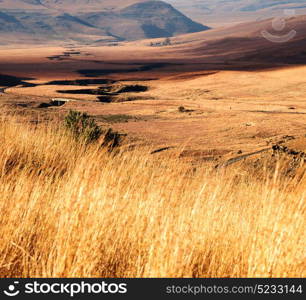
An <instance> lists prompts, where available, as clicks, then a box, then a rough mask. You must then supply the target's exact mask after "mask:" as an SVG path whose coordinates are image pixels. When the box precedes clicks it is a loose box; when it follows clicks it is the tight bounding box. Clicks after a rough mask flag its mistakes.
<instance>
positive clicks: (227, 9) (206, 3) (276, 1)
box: [166, 0, 306, 27]
mask: <svg viewBox="0 0 306 300" xmlns="http://www.w3.org/2000/svg"><path fill="white" fill-rule="evenodd" d="M166 1H167V2H168V3H170V4H172V5H173V6H174V7H176V8H177V9H179V10H181V11H182V12H183V13H185V14H186V15H188V16H189V17H191V18H193V19H194V20H197V21H199V22H202V21H203V20H205V22H206V24H208V25H210V26H213V27H219V26H223V25H228V24H229V23H237V22H246V21H254V20H257V19H265V18H269V17H274V16H282V15H284V13H286V11H285V10H286V9H290V10H291V11H292V13H294V14H297V15H298V14H306V1H305V0H214V1H211V0H193V1H190V0H166Z"/></svg>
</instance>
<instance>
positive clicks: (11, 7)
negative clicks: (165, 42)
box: [0, 0, 209, 44]
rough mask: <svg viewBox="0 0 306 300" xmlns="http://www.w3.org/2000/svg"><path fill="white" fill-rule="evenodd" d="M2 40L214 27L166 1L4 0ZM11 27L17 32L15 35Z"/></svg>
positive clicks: (83, 38) (0, 4) (101, 37)
mask: <svg viewBox="0 0 306 300" xmlns="http://www.w3.org/2000/svg"><path fill="white" fill-rule="evenodd" d="M0 10H1V14H0V25H1V27H0V43H1V42H2V44H3V43H5V42H8V43H14V39H16V41H20V39H22V40H23V41H24V42H28V43H32V42H36V43H41V42H50V41H77V42H81V43H87V44H90V43H94V42H96V41H106V42H109V41H122V40H137V39H143V38H155V37H171V36H174V35H178V34H184V33H191V32H199V31H203V30H207V29H209V27H207V26H204V25H202V24H200V23H196V22H194V21H192V20H191V19H189V18H188V17H186V16H185V15H183V14H182V13H180V12H179V11H178V10H176V9H174V8H173V7H172V6H171V5H170V4H168V3H165V2H163V1H151V0H131V1H123V0H117V1H110V0H75V1H72V0H66V1H60V0H9V1H8V0H2V1H0ZM11 32H14V33H15V35H14V36H11V35H10V34H11Z"/></svg>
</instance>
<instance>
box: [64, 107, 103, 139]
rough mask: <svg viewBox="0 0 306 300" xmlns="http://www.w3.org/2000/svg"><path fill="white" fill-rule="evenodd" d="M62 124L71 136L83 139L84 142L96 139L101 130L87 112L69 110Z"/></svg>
mask: <svg viewBox="0 0 306 300" xmlns="http://www.w3.org/2000/svg"><path fill="white" fill-rule="evenodd" d="M64 125H65V127H66V129H68V130H69V131H70V132H71V133H72V135H73V137H74V138H75V139H77V140H83V141H84V142H85V143H86V144H89V143H92V142H95V141H97V140H98V139H99V138H100V136H101V135H102V133H103V131H102V129H101V128H100V126H98V125H97V123H96V122H95V120H94V119H92V118H91V117H90V116H89V115H88V114H86V113H82V112H79V111H74V110H70V111H69V113H68V114H67V116H66V117H65V120H64Z"/></svg>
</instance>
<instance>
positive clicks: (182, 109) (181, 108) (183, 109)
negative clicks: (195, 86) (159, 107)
mask: <svg viewBox="0 0 306 300" xmlns="http://www.w3.org/2000/svg"><path fill="white" fill-rule="evenodd" d="M178 111H179V112H182V113H183V112H185V111H186V109H185V107H184V106H180V107H179V108H178Z"/></svg>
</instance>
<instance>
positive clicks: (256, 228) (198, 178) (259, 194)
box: [0, 119, 306, 277]
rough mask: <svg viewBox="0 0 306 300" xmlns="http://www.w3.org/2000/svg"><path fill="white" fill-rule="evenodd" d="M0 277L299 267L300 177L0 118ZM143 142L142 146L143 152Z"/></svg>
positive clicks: (298, 271)
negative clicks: (78, 137)
mask: <svg viewBox="0 0 306 300" xmlns="http://www.w3.org/2000/svg"><path fill="white" fill-rule="evenodd" d="M0 137H1V145H2V146H1V148H0V194H1V201H0V212H1V213H0V224H1V226H0V235H1V243H0V276H1V277H13V276H18V277H19V276H22V277H68V276H69V277H94V276H95V277H96V276H99V277H100V276H101V277H192V276H193V277H253V276H255V277H259V276H265V277H266V276H267V277H270V276H273V277H288V276H292V277H300V276H306V272H305V266H306V265H305V246H306V245H305V232H304V229H305V220H306V218H305V208H306V206H305V201H304V196H305V183H306V178H305V177H302V179H300V180H296V179H285V178H279V177H278V175H277V173H275V176H273V177H272V178H271V177H269V176H268V175H267V176H266V177H267V178H261V181H258V180H257V179H256V178H255V174H252V173H247V174H244V173H242V170H241V169H240V168H238V167H237V168H232V169H231V170H228V171H227V170H221V171H213V170H210V169H209V168H208V167H207V166H205V165H203V166H202V167H199V168H197V169H196V170H193V169H192V168H191V167H190V165H188V164H187V163H184V162H183V161H182V160H179V159H178V158H175V157H173V158H172V159H169V158H165V157H164V158H163V156H158V155H157V156H152V155H150V154H149V151H148V149H136V150H133V151H125V152H122V153H119V154H117V155H111V154H109V153H107V152H106V151H104V150H102V149H101V148H99V147H97V146H91V147H87V148H85V146H82V145H79V144H76V143H75V142H73V141H72V140H71V139H70V138H69V137H68V136H67V135H65V134H64V132H62V131H61V130H59V129H58V128H55V127H54V126H52V125H47V126H45V125H44V126H43V125H41V126H38V127H35V128H34V127H33V126H30V125H26V124H21V123H17V122H16V120H14V119H2V120H1V121H0ZM147 153H148V154H147Z"/></svg>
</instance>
